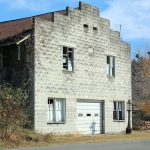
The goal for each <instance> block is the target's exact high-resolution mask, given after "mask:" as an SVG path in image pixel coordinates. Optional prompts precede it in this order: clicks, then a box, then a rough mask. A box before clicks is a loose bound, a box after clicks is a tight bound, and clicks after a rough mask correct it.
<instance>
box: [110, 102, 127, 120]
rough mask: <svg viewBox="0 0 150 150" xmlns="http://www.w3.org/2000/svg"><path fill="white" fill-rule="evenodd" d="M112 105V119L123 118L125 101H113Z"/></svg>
mask: <svg viewBox="0 0 150 150" xmlns="http://www.w3.org/2000/svg"><path fill="white" fill-rule="evenodd" d="M113 105H114V108H113V120H118V121H119V120H125V108H124V107H125V103H124V102H123V101H114V102H113Z"/></svg>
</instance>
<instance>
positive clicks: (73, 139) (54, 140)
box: [1, 130, 150, 147]
mask: <svg viewBox="0 0 150 150" xmlns="http://www.w3.org/2000/svg"><path fill="white" fill-rule="evenodd" d="M21 137H23V136H22V135H21ZM21 137H20V138H19V141H18V142H16V141H15V142H12V143H10V142H9V143H5V144H4V143H3V144H2V142H1V145H2V146H3V147H19V146H21V147H22V146H23V147H24V146H25V147H28V146H46V145H51V144H69V143H97V142H110V141H127V140H142V139H143V140H144V139H148V140H150V130H147V131H133V132H132V134H128V135H127V134H100V135H81V134H66V135H48V134H47V135H42V134H33V133H32V135H31V134H30V135H29V136H28V138H22V139H21Z"/></svg>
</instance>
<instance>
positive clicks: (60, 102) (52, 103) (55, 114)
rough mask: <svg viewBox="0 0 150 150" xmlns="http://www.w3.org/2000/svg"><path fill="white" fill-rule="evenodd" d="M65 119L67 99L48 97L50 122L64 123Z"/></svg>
mask: <svg viewBox="0 0 150 150" xmlns="http://www.w3.org/2000/svg"><path fill="white" fill-rule="evenodd" d="M64 121H65V100H64V99H48V122H49V123H64Z"/></svg>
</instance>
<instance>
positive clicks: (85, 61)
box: [34, 3, 131, 133]
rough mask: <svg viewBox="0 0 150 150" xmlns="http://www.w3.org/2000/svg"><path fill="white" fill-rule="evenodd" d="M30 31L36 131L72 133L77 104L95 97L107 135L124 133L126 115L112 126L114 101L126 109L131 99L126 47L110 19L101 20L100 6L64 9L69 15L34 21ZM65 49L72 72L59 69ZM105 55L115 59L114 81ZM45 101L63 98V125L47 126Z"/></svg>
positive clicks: (129, 62)
mask: <svg viewBox="0 0 150 150" xmlns="http://www.w3.org/2000/svg"><path fill="white" fill-rule="evenodd" d="M84 24H87V25H88V28H84V27H83V25H84ZM93 27H96V28H97V30H93ZM34 28H35V31H34V42H35V43H34V44H35V45H34V46H35V60H34V61H35V70H34V71H35V90H34V92H35V93H34V94H35V106H34V107H35V113H34V118H35V120H34V126H35V130H36V131H38V132H48V133H50V132H57V133H58V132H61V133H62V132H63V133H65V132H76V131H77V128H76V119H77V114H76V103H77V100H78V99H85V100H86V99H91V100H92V99H93V100H104V101H105V106H104V107H105V112H104V114H105V132H106V133H117V132H122V131H125V129H126V127H127V111H125V121H123V122H114V121H113V101H114V100H117V101H125V110H126V102H127V101H128V99H131V60H130V45H129V44H127V43H125V42H123V41H121V40H120V35H119V33H118V32H115V31H112V30H111V29H110V23H109V20H107V19H104V18H101V17H99V10H98V8H96V7H92V6H90V5H87V4H85V3H80V9H72V8H68V14H67V15H61V14H58V13H54V22H50V21H45V20H42V19H39V18H36V19H35V25H34ZM63 46H67V47H71V48H74V71H73V72H69V71H65V70H64V69H63ZM89 48H92V49H93V50H94V53H93V54H90V53H89ZM109 55H110V56H115V77H108V76H107V68H106V67H107V56H109ZM48 97H54V98H65V99H66V122H65V123H64V124H47V100H48Z"/></svg>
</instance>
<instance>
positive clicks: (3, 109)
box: [0, 83, 30, 142]
mask: <svg viewBox="0 0 150 150" xmlns="http://www.w3.org/2000/svg"><path fill="white" fill-rule="evenodd" d="M27 89H28V85H27V84H24V85H22V86H21V87H19V88H16V87H13V86H12V85H10V84H8V83H4V84H3V85H1V86H0V138H1V139H2V140H3V141H4V142H10V141H11V138H10V137H11V134H13V133H14V132H15V131H16V130H20V129H21V128H23V127H24V126H25V125H27V124H29V122H30V120H29V116H28V108H29V103H28V101H29V96H28V95H29V94H28V90H27Z"/></svg>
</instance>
